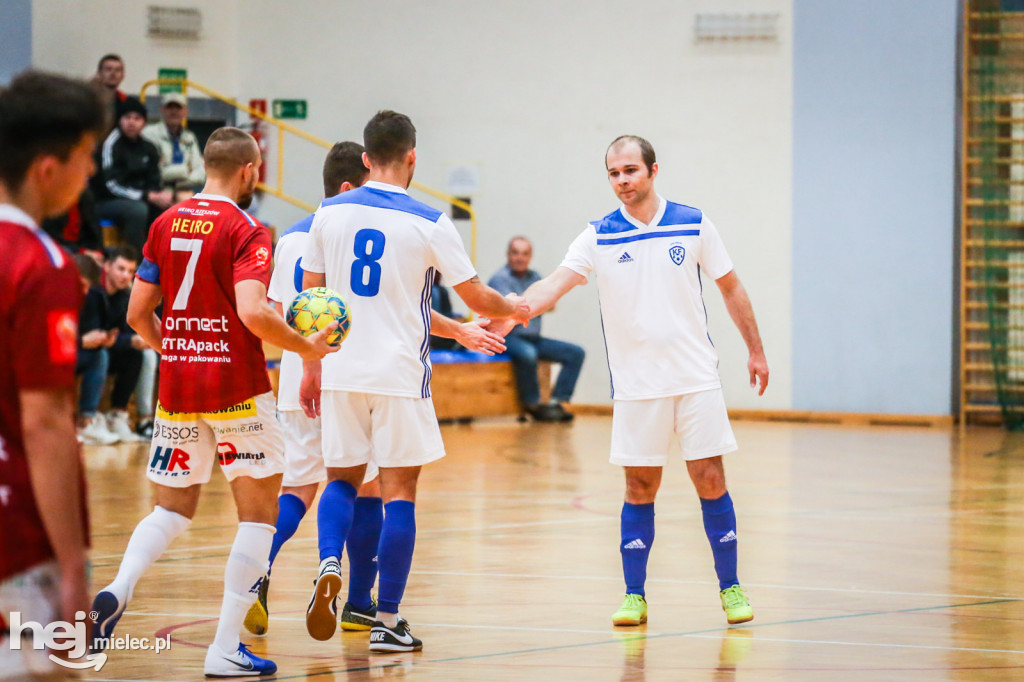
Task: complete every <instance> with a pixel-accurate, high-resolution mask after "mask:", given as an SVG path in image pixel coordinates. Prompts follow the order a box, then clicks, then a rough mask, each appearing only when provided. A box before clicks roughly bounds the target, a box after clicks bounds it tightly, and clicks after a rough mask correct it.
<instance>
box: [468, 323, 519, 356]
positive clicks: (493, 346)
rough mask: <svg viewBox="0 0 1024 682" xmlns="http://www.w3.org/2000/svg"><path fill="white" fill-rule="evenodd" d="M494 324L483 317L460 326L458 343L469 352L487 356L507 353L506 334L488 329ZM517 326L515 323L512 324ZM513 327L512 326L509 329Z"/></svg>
mask: <svg viewBox="0 0 1024 682" xmlns="http://www.w3.org/2000/svg"><path fill="white" fill-rule="evenodd" d="M489 324H492V323H491V321H490V320H488V319H487V318H486V317H481V318H479V319H477V320H474V321H472V322H463V323H462V324H460V325H459V335H458V338H457V339H456V341H458V342H459V343H461V344H462V345H463V346H465V347H466V348H468V349H469V350H475V351H477V352H478V353H484V354H485V355H494V354H495V353H504V352H505V338H504V334H499V333H497V332H495V331H493V330H490V329H488V328H487V325H489ZM512 326H515V323H514V322H513V323H512ZM511 328H512V327H511V326H510V327H509V329H511Z"/></svg>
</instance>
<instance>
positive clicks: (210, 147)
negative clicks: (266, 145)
mask: <svg viewBox="0 0 1024 682" xmlns="http://www.w3.org/2000/svg"><path fill="white" fill-rule="evenodd" d="M258 153H259V147H258V146H257V144H256V140H254V139H253V137H252V135H250V134H249V133H247V132H245V131H244V130H240V129H238V128H232V127H230V126H224V127H223V128H217V129H216V130H214V131H213V133H212V134H211V135H210V139H208V140H207V141H206V148H205V149H204V150H203V162H204V163H205V164H206V168H207V170H208V171H209V170H212V171H214V172H215V173H217V172H220V173H234V172H235V170H237V169H238V168H241V167H242V166H244V165H245V164H247V163H256V157H257V155H258Z"/></svg>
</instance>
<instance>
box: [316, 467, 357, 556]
mask: <svg viewBox="0 0 1024 682" xmlns="http://www.w3.org/2000/svg"><path fill="white" fill-rule="evenodd" d="M355 499H356V489H355V488H353V487H352V485H351V484H350V483H346V482H345V481H331V482H330V483H328V484H327V487H326V488H324V494H323V495H321V496H320V505H319V506H318V507H317V508H316V525H317V534H318V535H319V539H320V561H323V560H324V559H326V558H328V557H337V558H339V559H340V558H341V548H342V547H344V546H345V536H347V535H348V531H349V529H350V528H351V527H352V511H353V506H354V503H355Z"/></svg>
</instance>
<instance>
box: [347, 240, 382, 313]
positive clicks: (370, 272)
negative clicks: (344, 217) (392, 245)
mask: <svg viewBox="0 0 1024 682" xmlns="http://www.w3.org/2000/svg"><path fill="white" fill-rule="evenodd" d="M354 248H355V255H356V259H355V261H353V262H352V276H351V277H350V278H349V285H350V286H351V287H352V293H354V294H356V295H357V296H367V297H369V296H376V295H377V292H378V291H380V263H378V262H377V261H379V260H380V258H381V256H383V255H384V233H383V232H381V231H380V230H370V229H364V230H359V231H358V232H356V238H355V244H354Z"/></svg>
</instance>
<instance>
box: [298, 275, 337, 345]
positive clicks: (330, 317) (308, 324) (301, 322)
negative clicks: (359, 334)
mask: <svg viewBox="0 0 1024 682" xmlns="http://www.w3.org/2000/svg"><path fill="white" fill-rule="evenodd" d="M285 319H286V320H287V321H288V324H289V325H291V327H292V329H294V330H295V331H297V332H299V333H300V334H302V335H303V336H309V335H310V334H315V333H316V332H318V331H320V330H321V329H323V328H325V327H326V326H327V325H329V324H330V323H331V322H334V321H335V320H337V321H338V328H337V329H336V330H335V331H333V332H332V333H331V334H330V335H329V336H328V337H327V343H329V344H330V345H332V346H340V345H341V342H342V341H344V340H345V337H346V336H348V330H349V327H350V326H351V325H352V315H351V314H350V313H349V310H348V306H347V305H345V301H343V300H342V299H341V296H340V295H339V294H338V292H336V291H332V290H331V289H328V288H327V287H313V288H312V289H306V290H305V291H300V292H299V295H298V296H296V297H295V300H294V301H292V304H291V305H290V306H288V314H287V315H286V317H285Z"/></svg>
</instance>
